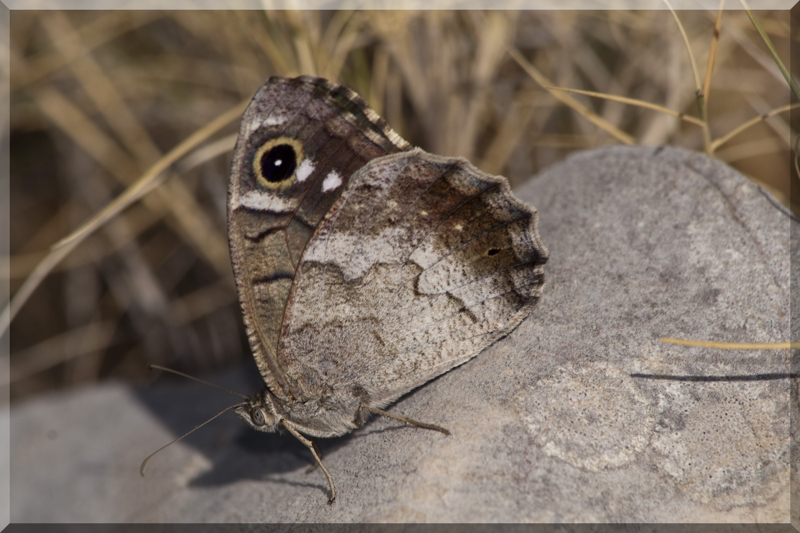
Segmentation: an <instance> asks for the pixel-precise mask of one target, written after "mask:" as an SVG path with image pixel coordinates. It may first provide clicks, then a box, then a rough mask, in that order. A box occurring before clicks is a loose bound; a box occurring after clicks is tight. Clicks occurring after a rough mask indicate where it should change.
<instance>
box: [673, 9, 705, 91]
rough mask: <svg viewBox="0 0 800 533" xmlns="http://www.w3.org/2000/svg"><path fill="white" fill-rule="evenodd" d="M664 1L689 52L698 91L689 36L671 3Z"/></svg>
mask: <svg viewBox="0 0 800 533" xmlns="http://www.w3.org/2000/svg"><path fill="white" fill-rule="evenodd" d="M664 3H665V4H667V7H668V8H669V12H670V13H672V18H674V19H675V24H677V25H678V30H680V32H681V38H683V43H684V44H685V45H686V51H687V52H688V53H689V63H690V64H691V65H692V74H694V82H695V86H696V87H697V91H698V92H700V90H701V87H700V73H699V72H698V71H697V62H696V61H695V60H694V53H693V52H692V46H691V45H690V44H689V37H688V36H687V35H686V30H685V29H684V28H683V24H681V21H680V19H679V18H678V14H677V13H675V10H674V9H672V4H670V3H669V0H664ZM700 97H701V98H702V95H700Z"/></svg>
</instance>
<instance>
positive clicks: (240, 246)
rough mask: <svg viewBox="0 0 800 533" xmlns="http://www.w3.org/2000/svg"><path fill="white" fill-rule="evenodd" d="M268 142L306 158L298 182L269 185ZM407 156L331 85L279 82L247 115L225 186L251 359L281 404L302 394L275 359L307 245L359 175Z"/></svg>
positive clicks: (376, 121) (400, 143)
mask: <svg viewBox="0 0 800 533" xmlns="http://www.w3.org/2000/svg"><path fill="white" fill-rule="evenodd" d="M270 142H273V143H274V142H280V143H284V144H286V143H288V144H287V146H292V147H299V148H297V150H299V151H298V152H297V154H296V155H300V154H302V156H301V157H300V159H299V160H297V161H296V170H295V176H296V177H294V178H293V179H291V180H286V181H285V185H284V184H280V186H279V187H277V185H276V187H277V188H269V187H265V186H264V185H265V184H266V182H264V181H263V180H262V182H259V180H258V179H257V176H256V175H255V170H254V159H256V158H257V155H258V154H260V152H259V148H260V147H264V146H267V145H268V143H270ZM408 149H410V146H409V145H408V143H406V142H405V141H404V140H403V139H402V138H400V136H399V135H397V134H396V133H395V132H394V131H392V130H391V128H389V127H388V126H387V125H386V123H385V122H384V121H383V120H382V119H380V117H378V115H377V114H376V113H375V112H374V111H372V110H371V109H369V108H368V107H367V106H366V104H365V103H364V101H363V100H362V99H361V98H360V97H359V96H358V95H357V94H356V93H354V92H353V91H351V90H350V89H347V88H345V87H341V86H338V85H334V84H332V83H330V82H328V81H327V80H322V79H318V78H311V77H301V78H294V79H288V78H272V79H270V80H269V82H268V83H267V84H265V85H264V86H263V87H262V88H261V89H260V90H259V91H258V92H257V93H256V95H255V96H254V97H253V100H252V102H251V103H250V105H249V107H248V108H247V110H246V111H245V113H244V115H243V117H242V122H241V129H240V131H239V138H238V141H237V144H236V148H235V150H234V157H233V164H232V169H231V182H230V184H229V189H228V191H229V192H228V228H229V242H230V250H231V259H232V262H233V270H234V276H235V278H236V282H237V287H238V291H239V300H240V303H241V306H242V312H243V316H244V321H245V325H246V328H247V332H248V337H249V339H250V346H251V349H252V351H253V356H254V357H255V360H256V363H257V364H258V367H259V369H260V371H261V374H262V375H263V377H264V380H265V381H266V383H267V385H268V386H269V388H270V390H271V391H272V392H273V394H275V395H276V396H277V397H279V398H282V399H284V400H288V399H292V398H295V397H296V393H297V391H296V390H295V385H294V383H293V382H292V380H287V378H286V375H285V370H284V369H283V368H282V366H281V363H280V362H279V361H278V360H277V358H276V353H277V346H278V338H279V334H280V327H281V323H282V322H283V314H284V308H285V306H286V302H287V300H288V297H289V291H290V289H291V286H292V281H293V280H294V277H295V271H296V269H297V267H298V264H299V261H300V257H301V255H302V252H303V250H304V249H305V247H306V243H307V242H308V240H309V239H310V238H311V235H312V234H313V233H314V231H315V230H316V228H317V226H318V225H319V223H320V222H321V221H322V219H323V217H324V216H325V214H326V213H327V212H328V210H329V209H330V207H331V206H332V205H333V204H334V202H335V201H336V200H337V198H338V197H339V195H340V194H341V193H342V191H344V190H346V188H347V185H348V182H349V179H350V176H351V175H352V174H353V173H355V172H356V171H357V170H358V169H359V168H361V167H363V166H364V165H365V164H366V163H367V162H368V161H370V160H371V159H373V158H375V157H380V156H383V155H386V154H389V153H395V152H399V151H401V150H408ZM275 159H276V158H273V159H272V164H274V165H280V164H282V163H283V162H282V161H280V160H278V161H277V162H276V161H275ZM284 164H285V163H284ZM276 168H277V167H276Z"/></svg>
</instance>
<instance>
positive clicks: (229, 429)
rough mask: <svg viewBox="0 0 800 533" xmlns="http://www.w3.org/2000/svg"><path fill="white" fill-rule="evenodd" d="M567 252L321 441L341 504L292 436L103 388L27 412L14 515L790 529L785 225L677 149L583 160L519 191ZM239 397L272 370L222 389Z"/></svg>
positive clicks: (186, 399) (185, 386)
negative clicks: (533, 283) (484, 341)
mask: <svg viewBox="0 0 800 533" xmlns="http://www.w3.org/2000/svg"><path fill="white" fill-rule="evenodd" d="M517 193H518V195H519V196H520V197H521V198H523V199H525V200H527V201H529V202H530V203H532V204H533V205H535V206H536V207H537V208H538V209H539V211H540V213H541V226H540V230H541V235H542V239H543V240H544V242H545V243H546V244H547V246H548V248H549V249H550V257H551V259H550V262H549V263H548V265H547V267H546V272H547V276H548V278H547V282H546V285H545V290H544V296H543V297H542V299H541V301H540V302H539V304H538V305H537V307H536V308H535V309H534V311H533V314H532V315H531V316H530V318H528V319H527V320H526V321H524V322H523V323H522V324H521V325H520V327H519V328H518V329H517V330H515V331H514V332H512V333H511V334H510V335H509V336H508V337H507V338H505V339H503V340H501V341H499V342H497V343H496V344H495V345H494V346H492V347H491V348H489V349H488V350H486V351H485V352H484V353H482V354H481V355H480V356H478V357H477V358H475V359H473V360H472V361H470V362H468V363H466V364H465V365H463V366H462V367H460V368H457V369H455V370H453V371H451V372H449V373H448V374H445V375H444V376H441V377H440V378H438V379H436V380H434V381H433V382H431V383H429V384H427V385H426V386H424V387H422V388H421V389H419V390H417V391H415V392H414V393H412V394H410V395H408V396H406V397H405V398H403V399H402V400H401V401H400V402H398V403H397V404H396V405H395V406H393V407H392V408H391V409H392V411H393V412H396V413H400V414H405V415H408V416H412V417H414V418H417V419H420V420H423V421H429V422H432V423H436V424H441V425H443V426H445V427H447V428H449V429H450V430H451V431H452V433H453V435H452V436H450V437H446V436H444V435H442V434H439V433H435V432H430V431H424V430H419V429H415V428H408V427H402V426H400V425H398V424H397V423H395V422H392V421H390V420H383V419H376V420H374V421H372V422H371V423H369V424H368V425H366V426H365V427H364V428H362V429H360V430H359V431H356V432H355V433H354V434H352V435H349V436H346V437H342V438H338V439H331V440H326V441H323V442H321V443H320V444H321V448H322V450H323V452H324V454H325V463H326V465H327V466H328V468H329V469H330V471H331V473H332V474H333V476H334V479H335V480H336V483H337V487H338V489H339V497H338V499H337V501H336V502H335V503H334V504H333V505H332V506H328V505H326V504H325V502H326V498H327V492H326V491H327V485H326V482H325V479H324V477H323V476H322V475H321V473H320V472H319V471H316V472H313V473H310V474H306V473H305V469H306V467H307V466H308V465H309V464H310V460H311V458H310V455H309V454H308V453H307V451H306V450H305V448H304V447H303V446H302V445H301V444H300V443H299V442H297V441H295V439H293V438H292V437H291V436H288V435H266V434H258V433H256V432H253V431H250V430H246V428H244V427H243V426H242V425H241V424H240V423H239V421H238V420H236V419H235V417H234V416H233V415H232V414H231V415H227V416H223V417H221V418H219V419H218V420H215V421H214V422H212V423H211V424H210V425H209V426H207V427H205V428H203V429H202V430H200V431H198V432H197V433H195V434H193V435H192V436H191V437H189V438H188V439H186V440H185V441H183V442H181V443H179V444H177V445H175V446H173V447H171V448H168V449H167V450H165V451H164V452H162V453H161V454H160V455H158V456H156V457H155V459H153V461H152V462H151V463H150V466H149V471H148V475H147V476H146V477H144V478H142V477H140V476H139V464H140V462H141V460H142V459H143V458H144V456H146V455H147V454H148V453H150V452H151V451H153V450H154V449H156V448H157V447H158V446H160V445H162V444H163V443H165V442H167V441H168V440H170V439H172V438H174V437H175V436H176V435H179V434H181V433H182V432H184V431H186V430H188V429H190V428H191V427H193V426H194V425H196V424H197V423H199V422H200V421H202V420H204V419H205V418H208V417H209V416H211V415H213V414H214V413H216V412H217V411H218V410H220V409H221V408H223V407H225V406H226V405H228V404H230V403H234V401H235V400H232V399H231V398H228V397H226V396H225V395H224V393H220V392H218V391H215V390H213V389H209V388H206V387H203V386H200V385H196V384H194V383H183V382H180V383H178V382H167V380H166V379H164V380H162V381H159V382H158V383H159V384H157V385H155V386H153V387H150V388H147V389H137V390H134V389H131V388H130V387H128V386H125V385H123V384H107V385H102V386H96V387H91V388H87V389H83V390H77V391H69V392H64V393H59V394H53V395H50V396H46V397H42V398H39V399H36V400H33V401H30V402H25V403H20V404H18V405H15V406H14V407H13V409H12V422H11V424H12V496H11V498H12V499H11V510H12V520H13V521H14V522H29V521H33V522H49V521H58V522H95V521H104V522H129V521H162V522H167V521H169V522H207V521H210V522H227V521H236V522H244V521H247V522H276V521H311V522H328V521H361V522H371V521H457V522H465V521H504V522H527V521H531V522H573V521H581V522H640V523H641V522H729V521H730V522H759V523H766V522H786V521H788V519H789V416H790V412H789V406H790V403H789V400H790V379H789V372H790V365H789V351H788V350H773V351H766V350H764V351H722V350H716V349H708V348H692V347H683V346H675V345H669V344H664V343H662V342H660V341H659V338H660V337H678V338H689V339H706V340H715V341H725V342H777V341H786V340H788V339H789V332H790V324H789V271H790V257H789V231H790V224H791V222H790V219H789V218H788V217H787V216H786V214H785V213H783V212H781V211H779V210H778V209H777V208H776V207H775V206H774V205H773V204H772V203H771V202H770V201H769V200H768V198H767V197H766V196H765V195H764V194H763V193H762V192H761V191H760V190H759V189H758V188H757V187H756V186H755V185H754V184H753V183H751V182H749V181H748V180H747V179H745V178H743V177H742V176H740V175H739V174H737V173H736V172H735V171H733V170H731V169H730V168H728V167H727V166H725V165H724V164H722V163H720V162H717V161H712V160H709V159H707V158H706V157H704V156H702V155H698V154H694V153H689V152H686V151H682V150H677V149H650V148H612V149H604V150H596V151H591V152H586V153H582V154H579V155H576V156H573V157H571V158H569V159H568V160H566V161H565V162H564V163H562V164H559V165H557V166H555V167H553V168H551V169H550V170H548V171H546V172H544V173H543V174H542V175H541V176H539V177H538V178H537V179H534V180H532V181H530V182H529V183H528V184H527V185H525V186H524V187H523V188H521V189H520V190H519V191H517ZM210 379H213V380H215V381H218V382H223V383H224V384H225V385H227V386H230V387H232V388H234V389H236V390H239V391H242V392H247V393H249V392H252V391H254V390H255V389H256V388H257V387H259V386H260V383H259V381H258V376H257V372H256V370H255V367H254V365H248V366H247V367H246V368H242V369H240V370H239V371H237V372H234V373H232V374H229V375H227V376H224V377H218V376H217V377H211V378H210Z"/></svg>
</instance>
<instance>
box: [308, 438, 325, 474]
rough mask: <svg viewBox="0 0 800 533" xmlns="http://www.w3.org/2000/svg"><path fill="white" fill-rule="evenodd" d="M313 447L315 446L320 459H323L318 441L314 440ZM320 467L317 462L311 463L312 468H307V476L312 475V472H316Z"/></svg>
mask: <svg viewBox="0 0 800 533" xmlns="http://www.w3.org/2000/svg"><path fill="white" fill-rule="evenodd" d="M311 445H312V446H314V449H315V450H316V451H317V455H319V458H320V459H322V450H320V449H319V446H317V441H314V440H312V441H311ZM318 466H319V465H318V464H317V462H316V461H314V462H313V463H311V466H309V467H308V468H306V474H310V473H311V472H313V471H314V470H316V469H317V467H318Z"/></svg>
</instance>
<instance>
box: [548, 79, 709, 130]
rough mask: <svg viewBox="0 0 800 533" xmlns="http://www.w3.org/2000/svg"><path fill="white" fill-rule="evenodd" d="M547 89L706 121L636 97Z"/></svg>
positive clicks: (701, 122) (555, 88) (693, 121)
mask: <svg viewBox="0 0 800 533" xmlns="http://www.w3.org/2000/svg"><path fill="white" fill-rule="evenodd" d="M545 89H548V90H553V91H564V92H568V93H577V94H583V95H586V96H594V97H595V98H603V99H605V100H613V101H614V102H622V103H624V104H630V105H633V106H636V107H644V108H645V109H652V110H653V111H659V112H661V113H666V114H667V115H672V116H673V117H677V118H679V119H681V120H684V121H686V122H690V123H692V124H696V125H698V126H703V125H704V124H705V123H704V122H703V121H702V120H700V119H699V118H697V117H693V116H691V115H686V114H684V113H678V112H677V111H674V110H672V109H669V108H667V107H663V106H660V105H658V104H651V103H650V102H645V101H644V100H636V99H634V98H627V97H625V96H615V95H613V94H605V93H597V92H594V91H584V90H581V89H566V88H564V87H553V86H546V87H545Z"/></svg>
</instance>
